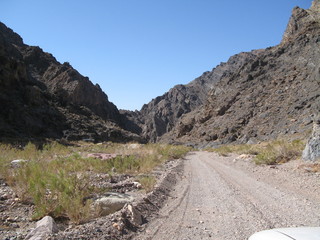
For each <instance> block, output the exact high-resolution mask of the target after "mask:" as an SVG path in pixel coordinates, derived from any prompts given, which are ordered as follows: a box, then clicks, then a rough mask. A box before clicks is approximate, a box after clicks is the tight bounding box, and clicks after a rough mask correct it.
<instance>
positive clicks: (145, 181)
mask: <svg viewBox="0 0 320 240" xmlns="http://www.w3.org/2000/svg"><path fill="white" fill-rule="evenodd" d="M137 181H138V182H139V183H141V185H142V188H143V189H144V190H145V191H146V192H147V193H148V192H151V191H152V190H153V188H154V186H155V185H156V183H157V180H156V179H155V177H154V176H141V177H138V179H137Z"/></svg>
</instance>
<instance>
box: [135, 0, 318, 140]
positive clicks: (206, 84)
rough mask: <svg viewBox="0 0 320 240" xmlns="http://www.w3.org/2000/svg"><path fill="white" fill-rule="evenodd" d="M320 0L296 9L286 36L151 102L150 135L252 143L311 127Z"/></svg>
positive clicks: (145, 132)
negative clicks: (305, 8)
mask: <svg viewBox="0 0 320 240" xmlns="http://www.w3.org/2000/svg"><path fill="white" fill-rule="evenodd" d="M319 15H320V14H319V0H317V1H314V3H313V5H312V7H311V8H310V9H309V10H304V9H301V8H298V7H296V8H294V9H293V12H292V17H291V18H290V20H289V23H288V26H287V29H286V31H285V33H284V35H283V40H282V42H281V43H280V44H279V45H278V46H275V47H270V48H267V49H261V50H255V51H252V52H248V53H240V54H237V55H235V56H232V57H231V58H230V59H229V61H228V62H226V63H222V64H220V65H219V66H217V67H216V68H214V69H213V70H212V71H210V72H206V73H204V74H203V75H202V76H200V77H199V78H198V79H196V80H194V81H193V82H191V83H190V84H188V85H179V86H176V87H174V88H172V89H171V90H170V91H169V92H168V93H166V94H164V95H163V96H160V97H157V98H155V99H154V100H152V101H151V102H150V103H149V104H147V105H145V106H144V107H143V108H142V110H141V111H140V112H137V113H135V117H134V119H139V121H137V122H136V123H137V124H138V125H139V126H140V132H139V133H140V134H142V136H144V137H146V138H147V139H149V140H150V141H164V142H182V143H187V142H191V143H207V144H212V143H229V142H233V141H237V142H241V143H245V142H254V141H258V140H267V139H270V138H276V137H279V136H281V135H286V134H296V133H303V132H308V131H310V129H311V128H312V124H311V123H312V115H313V114H314V113H316V112H317V111H319V110H315V109H317V104H318V103H319V102H320V98H319V96H320V87H319V84H320V58H319V56H320V45H319V44H320V38H319V36H320V21H319Z"/></svg>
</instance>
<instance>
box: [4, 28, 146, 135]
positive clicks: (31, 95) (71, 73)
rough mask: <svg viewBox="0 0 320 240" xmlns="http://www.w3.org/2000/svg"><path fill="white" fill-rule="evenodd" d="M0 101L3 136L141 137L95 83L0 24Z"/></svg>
mask: <svg viewBox="0 0 320 240" xmlns="http://www.w3.org/2000/svg"><path fill="white" fill-rule="evenodd" d="M0 104H1V109H0V136H1V138H2V139H10V138H20V139H24V138H25V139H30V138H37V139H39V138H57V139H61V138H65V139H67V140H82V139H86V140H90V141H102V140H112V141H130V140H140V137H139V136H137V135H135V134H132V133H130V132H128V131H125V130H123V128H122V127H121V125H122V123H121V121H122V117H121V115H120V113H119V111H118V109H117V107H116V106H115V105H114V104H113V103H111V102H109V101H108V97H107V95H106V94H105V93H104V92H103V91H102V90H101V88H100V87H99V86H98V85H93V84H92V82H90V80H89V79H88V78H87V77H84V76H82V75H81V74H80V73H79V72H77V71H76V70H75V69H74V68H73V67H72V66H71V65H70V64H69V63H63V64H61V63H59V62H58V61H57V60H56V59H55V58H54V57H53V56H52V55H51V54H49V53H46V52H44V51H43V50H42V49H41V48H39V47H32V46H28V45H26V44H24V43H23V40H22V38H21V37H20V36H19V35H17V34H16V33H14V32H13V31H12V30H11V29H9V28H7V27H6V26H5V25H4V24H2V23H0Z"/></svg>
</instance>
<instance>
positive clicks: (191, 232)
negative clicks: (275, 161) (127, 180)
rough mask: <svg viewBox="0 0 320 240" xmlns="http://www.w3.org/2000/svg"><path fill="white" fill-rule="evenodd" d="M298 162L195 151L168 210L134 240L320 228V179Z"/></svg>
mask: <svg viewBox="0 0 320 240" xmlns="http://www.w3.org/2000/svg"><path fill="white" fill-rule="evenodd" d="M298 164H301V162H299V163H297V162H295V161H293V162H292V163H287V164H284V165H280V166H273V167H270V166H256V165H254V164H253V163H252V161H250V160H248V159H239V158H237V156H235V155H234V156H230V157H221V156H219V155H217V154H215V153H209V152H193V153H190V154H189V155H188V156H187V157H186V160H185V162H184V175H183V177H182V179H181V181H180V182H179V183H178V184H177V185H176V187H175V189H174V191H172V193H171V196H170V198H169V200H168V202H167V203H166V205H165V207H164V208H162V209H161V210H160V212H159V215H158V217H156V218H154V220H152V221H151V222H150V223H149V224H148V226H147V228H146V229H145V230H144V231H143V232H142V233H141V234H140V235H139V236H137V237H136V238H135V239H141V240H147V239H152V240H157V239H159V240H160V239H181V240H183V239H192V240H196V239H216V240H224V239H226V240H237V239H239V240H240V239H241V240H245V239H248V237H249V236H250V235H251V234H253V233H254V232H256V231H260V230H264V229H270V228H278V227H296V226H320V188H319V185H320V184H319V183H320V175H319V174H318V173H308V172H307V171H305V170H304V169H300V168H298Z"/></svg>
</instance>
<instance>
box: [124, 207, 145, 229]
mask: <svg viewBox="0 0 320 240" xmlns="http://www.w3.org/2000/svg"><path fill="white" fill-rule="evenodd" d="M125 210H126V215H127V216H128V217H129V219H128V220H129V221H130V222H131V224H133V225H134V226H136V227H137V226H140V225H142V224H143V217H142V214H141V212H140V211H139V210H138V209H137V208H135V207H134V206H133V205H131V204H129V205H128V206H127V207H126V209H125Z"/></svg>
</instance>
